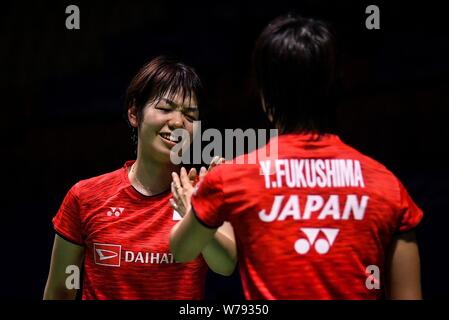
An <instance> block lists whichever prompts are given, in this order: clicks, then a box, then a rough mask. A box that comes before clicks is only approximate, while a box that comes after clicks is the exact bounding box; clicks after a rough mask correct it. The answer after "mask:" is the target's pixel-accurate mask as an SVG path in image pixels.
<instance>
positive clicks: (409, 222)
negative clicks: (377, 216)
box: [398, 182, 423, 232]
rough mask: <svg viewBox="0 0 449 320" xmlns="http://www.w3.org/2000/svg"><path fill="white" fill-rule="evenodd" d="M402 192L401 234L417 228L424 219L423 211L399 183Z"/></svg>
mask: <svg viewBox="0 0 449 320" xmlns="http://www.w3.org/2000/svg"><path fill="white" fill-rule="evenodd" d="M399 192H400V217H399V219H400V220H399V227H398V231H399V232H405V231H409V230H411V229H413V228H415V227H416V226H417V225H418V224H419V223H420V222H421V219H422V217H423V212H422V210H421V209H420V208H419V207H418V206H417V205H416V204H415V202H414V201H413V199H412V198H411V197H410V195H409V194H408V192H407V190H406V189H405V187H404V186H403V185H402V183H401V182H399Z"/></svg>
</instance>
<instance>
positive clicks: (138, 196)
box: [44, 57, 236, 300]
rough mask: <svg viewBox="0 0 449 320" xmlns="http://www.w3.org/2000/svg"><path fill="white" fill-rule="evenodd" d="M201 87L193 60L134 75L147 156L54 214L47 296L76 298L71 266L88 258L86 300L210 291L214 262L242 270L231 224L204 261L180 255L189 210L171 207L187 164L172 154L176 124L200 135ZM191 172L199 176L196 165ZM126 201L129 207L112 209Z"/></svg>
mask: <svg viewBox="0 0 449 320" xmlns="http://www.w3.org/2000/svg"><path fill="white" fill-rule="evenodd" d="M201 88H202V87H201V81H200V79H199V77H198V75H197V74H196V72H195V71H194V70H193V69H192V68H191V67H189V66H187V65H185V64H183V63H181V62H179V61H176V60H172V59H168V58H165V57H158V58H156V59H154V60H152V61H151V62H149V63H148V64H146V65H145V66H144V67H143V68H142V69H141V70H140V71H139V72H138V74H137V75H136V76H135V77H134V79H133V80H132V81H131V84H130V86H129V88H128V91H127V97H126V111H127V116H128V122H129V124H130V126H131V127H132V128H133V132H134V134H135V138H136V139H135V141H136V143H137V146H136V148H137V159H136V160H135V161H127V162H126V163H125V165H124V166H123V168H121V169H118V170H116V171H114V172H110V173H106V174H104V175H101V176H98V177H94V178H91V179H87V180H83V181H80V182H78V183H77V184H75V185H74V186H73V187H72V188H71V189H70V191H69V192H68V194H67V196H66V198H65V199H64V202H63V204H62V205H61V208H60V209H59V211H58V213H57V215H56V216H55V218H54V219H53V224H54V228H55V231H56V233H57V235H56V237H55V244H54V247H53V255H52V261H51V266H50V273H49V277H48V281H47V286H46V288H45V293H44V298H45V299H63V298H68V299H71V298H72V299H73V298H74V297H75V293H76V292H75V290H73V289H69V288H67V287H66V286H65V280H66V277H67V275H66V274H65V270H66V268H67V266H69V265H75V266H81V263H82V261H83V259H84V279H83V283H84V285H83V294H82V297H83V299H160V300H162V299H177V300H178V299H188V300H190V299H201V298H203V295H204V282H205V276H206V270H207V266H209V267H210V268H211V269H212V270H213V271H215V272H217V273H220V274H224V275H230V274H231V273H232V272H233V270H234V267H235V263H236V249H235V241H234V236H233V232H232V228H231V227H230V225H225V226H224V227H223V228H222V229H221V230H220V231H219V232H217V235H216V238H215V240H214V241H212V242H211V245H210V246H208V247H206V248H204V250H203V255H202V256H201V257H199V258H198V259H196V260H195V261H192V262H189V263H176V262H175V260H174V257H173V255H172V254H171V252H170V249H169V232H170V230H171V228H172V227H173V226H174V225H175V224H176V222H177V221H178V220H179V219H180V217H179V213H178V212H176V211H173V210H172V209H171V208H170V206H169V199H170V197H171V193H170V186H171V180H172V177H171V173H172V172H179V167H178V165H176V164H174V163H172V162H171V161H170V152H171V149H172V148H173V146H174V145H175V144H176V143H177V142H178V141H177V139H176V138H174V137H173V134H172V133H173V131H174V130H176V129H183V130H184V131H186V132H188V134H189V136H192V135H193V122H194V121H195V120H197V119H198V117H199V109H198V105H199V101H200V97H201V90H202V89H201ZM202 172H203V173H204V172H205V169H204V170H203V171H202ZM189 176H190V178H191V179H192V180H195V179H196V171H195V170H194V169H192V170H191V171H190V175H189ZM117 208H118V209H119V211H120V214H118V215H115V214H114V215H112V214H108V213H109V212H111V211H112V212H116V209H117ZM181 214H182V213H181ZM105 253H108V254H105Z"/></svg>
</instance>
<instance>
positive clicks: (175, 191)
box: [171, 182, 180, 202]
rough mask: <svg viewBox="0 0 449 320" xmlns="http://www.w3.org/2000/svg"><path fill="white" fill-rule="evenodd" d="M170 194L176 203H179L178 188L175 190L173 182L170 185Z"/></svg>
mask: <svg viewBox="0 0 449 320" xmlns="http://www.w3.org/2000/svg"><path fill="white" fill-rule="evenodd" d="M171 193H172V195H173V198H174V199H175V201H176V202H178V201H180V196H179V193H178V188H176V185H175V183H174V182H172V183H171Z"/></svg>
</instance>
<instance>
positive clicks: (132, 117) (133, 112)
mask: <svg viewBox="0 0 449 320" xmlns="http://www.w3.org/2000/svg"><path fill="white" fill-rule="evenodd" d="M128 121H129V123H130V124H131V126H132V127H134V128H137V127H138V126H139V121H138V120H137V108H136V107H135V106H134V105H133V106H131V107H129V108H128Z"/></svg>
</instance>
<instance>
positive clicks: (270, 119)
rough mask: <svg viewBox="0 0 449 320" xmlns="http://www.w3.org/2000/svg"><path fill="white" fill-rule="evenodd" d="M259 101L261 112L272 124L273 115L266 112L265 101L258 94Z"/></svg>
mask: <svg viewBox="0 0 449 320" xmlns="http://www.w3.org/2000/svg"><path fill="white" fill-rule="evenodd" d="M260 101H261V102H262V109H263V112H264V113H265V114H266V115H267V117H268V121H270V122H271V123H273V115H272V114H271V112H269V111H267V106H266V105H265V99H264V98H263V95H262V93H261V94H260Z"/></svg>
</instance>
